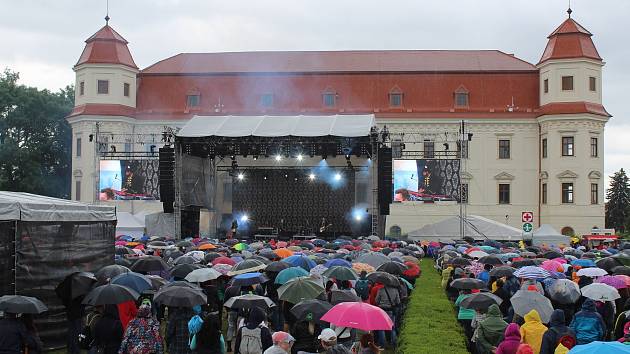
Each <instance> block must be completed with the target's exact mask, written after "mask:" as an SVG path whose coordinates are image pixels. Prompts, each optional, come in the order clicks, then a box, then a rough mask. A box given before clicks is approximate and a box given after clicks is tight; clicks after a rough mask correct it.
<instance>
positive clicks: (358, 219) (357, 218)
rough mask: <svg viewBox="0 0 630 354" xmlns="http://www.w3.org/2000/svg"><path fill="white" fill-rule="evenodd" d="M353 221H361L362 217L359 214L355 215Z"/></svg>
mask: <svg viewBox="0 0 630 354" xmlns="http://www.w3.org/2000/svg"><path fill="white" fill-rule="evenodd" d="M354 220H356V221H361V220H363V216H362V215H361V214H356V215H355V216H354Z"/></svg>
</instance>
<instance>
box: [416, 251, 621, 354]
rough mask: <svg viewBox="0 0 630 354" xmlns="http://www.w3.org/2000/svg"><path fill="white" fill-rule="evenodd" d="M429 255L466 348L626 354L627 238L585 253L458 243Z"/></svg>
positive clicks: (508, 353) (507, 353) (480, 352)
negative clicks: (449, 302)
mask: <svg viewBox="0 0 630 354" xmlns="http://www.w3.org/2000/svg"><path fill="white" fill-rule="evenodd" d="M428 253H429V254H430V255H431V256H433V257H434V259H435V260H436V263H435V264H436V268H437V269H438V270H439V271H441V273H442V284H441V285H442V288H443V289H444V290H445V292H446V294H447V296H448V298H449V299H450V300H451V301H452V302H453V304H454V306H455V308H456V313H457V319H458V321H459V323H460V324H461V326H462V328H463V332H464V334H465V337H466V341H467V347H468V350H469V351H470V352H471V353H477V354H485V353H496V354H517V353H518V354H521V353H523V354H524V353H535V354H538V353H540V354H554V353H570V352H576V353H577V352H578V351H579V350H585V349H588V350H585V351H579V352H584V353H588V352H596V348H597V347H598V346H601V347H603V348H606V350H609V351H601V352H602V353H604V352H605V353H626V352H629V353H630V276H629V275H630V244H629V243H625V244H623V245H620V246H619V247H618V248H613V247H608V248H603V249H600V250H588V249H586V248H585V247H583V246H577V247H562V248H556V247H546V246H541V247H535V246H528V247H526V246H525V245H524V244H523V243H522V242H521V243H513V242H507V243H499V242H496V241H490V240H487V241H485V242H484V243H477V244H475V243H468V242H464V241H461V242H460V243H457V244H455V243H452V244H439V243H433V244H431V247H429V249H428ZM622 343H623V345H622ZM587 346H589V347H587ZM608 348H610V349H608Z"/></svg>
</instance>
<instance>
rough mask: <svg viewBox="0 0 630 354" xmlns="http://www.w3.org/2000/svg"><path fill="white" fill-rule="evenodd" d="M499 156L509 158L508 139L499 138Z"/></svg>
mask: <svg viewBox="0 0 630 354" xmlns="http://www.w3.org/2000/svg"><path fill="white" fill-rule="evenodd" d="M499 158H500V159H509V158H510V141H509V140H499Z"/></svg>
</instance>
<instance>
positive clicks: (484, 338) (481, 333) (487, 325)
mask: <svg viewBox="0 0 630 354" xmlns="http://www.w3.org/2000/svg"><path fill="white" fill-rule="evenodd" d="M507 326H508V324H507V322H505V321H503V318H502V316H501V311H500V310H499V306H498V305H497V304H492V305H491V306H490V307H489V308H488V313H487V315H486V318H485V319H484V320H483V321H481V322H480V323H479V326H477V329H476V330H475V334H474V335H473V337H474V338H476V343H477V353H478V354H486V353H487V354H491V353H492V352H493V349H494V348H495V347H497V346H498V345H499V343H501V340H503V334H504V332H505V328H506V327H507Z"/></svg>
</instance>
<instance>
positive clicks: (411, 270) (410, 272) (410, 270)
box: [403, 261, 422, 278]
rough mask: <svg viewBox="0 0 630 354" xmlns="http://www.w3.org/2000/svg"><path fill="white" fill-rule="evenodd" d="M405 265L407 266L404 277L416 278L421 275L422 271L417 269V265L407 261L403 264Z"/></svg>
mask: <svg viewBox="0 0 630 354" xmlns="http://www.w3.org/2000/svg"><path fill="white" fill-rule="evenodd" d="M405 265H406V266H407V270H405V271H404V272H403V275H404V276H407V277H411V278H417V277H419V276H420V274H421V273H422V271H421V270H420V267H418V265H417V264H416V263H414V262H409V261H407V262H405Z"/></svg>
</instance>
